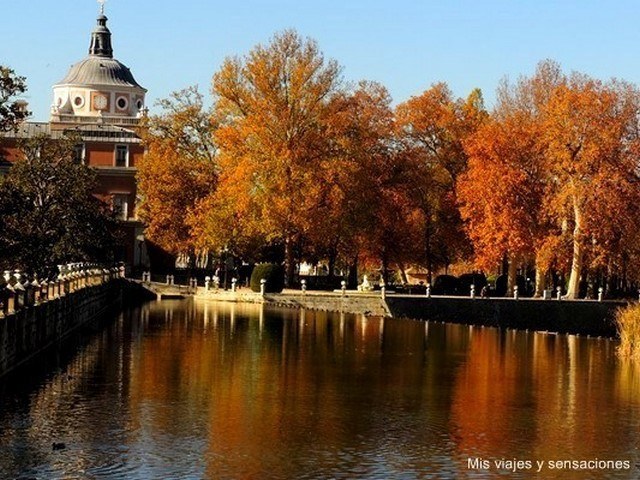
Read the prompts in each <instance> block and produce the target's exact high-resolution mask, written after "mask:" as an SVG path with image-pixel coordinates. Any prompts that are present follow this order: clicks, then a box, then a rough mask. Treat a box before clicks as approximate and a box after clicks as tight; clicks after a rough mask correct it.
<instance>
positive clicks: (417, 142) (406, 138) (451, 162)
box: [396, 83, 487, 281]
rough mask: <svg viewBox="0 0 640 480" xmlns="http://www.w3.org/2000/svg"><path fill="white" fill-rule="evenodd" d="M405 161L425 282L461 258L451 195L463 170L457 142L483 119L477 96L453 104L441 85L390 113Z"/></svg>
mask: <svg viewBox="0 0 640 480" xmlns="http://www.w3.org/2000/svg"><path fill="white" fill-rule="evenodd" d="M396 116H397V123H398V131H399V136H400V139H401V141H402V143H403V147H404V150H405V155H407V156H408V157H409V159H410V161H411V162H412V167H411V171H412V175H411V176H410V177H409V179H408V182H407V184H406V188H407V190H408V192H409V196H410V198H411V199H412V201H413V203H414V205H415V207H416V209H417V210H418V212H417V213H419V222H420V224H421V230H422V234H421V237H422V241H421V242H420V243H421V244H422V245H423V255H422V256H421V257H422V258H423V259H424V261H423V263H424V265H425V266H426V268H427V272H428V279H429V281H431V274H432V272H433V271H434V269H435V268H437V267H440V266H445V267H446V266H448V265H449V264H451V263H452V262H453V261H454V260H455V259H456V258H460V257H461V256H462V255H464V252H465V247H466V245H467V243H468V242H467V240H466V238H465V234H464V231H463V228H462V222H461V220H460V215H459V212H458V209H457V205H456V192H455V189H454V186H455V183H456V181H457V179H458V176H459V175H460V174H461V173H462V172H463V171H464V170H465V169H466V165H467V155H466V153H465V151H464V148H463V141H464V139H465V138H467V137H468V136H469V135H471V134H472V133H473V132H474V131H475V130H476V129H477V128H478V127H479V126H480V125H481V124H482V123H483V122H484V121H485V119H486V118H487V113H486V111H485V108H484V104H483V101H482V94H481V93H480V91H479V90H474V91H473V92H472V93H471V94H470V95H469V97H468V98H467V99H466V100H463V99H454V98H453V95H452V93H451V91H450V90H449V88H448V87H447V85H446V84H445V83H438V84H435V85H433V86H432V87H431V88H430V89H429V90H426V91H425V92H423V93H422V94H421V95H420V96H417V97H412V98H411V99H410V100H409V101H407V102H405V103H403V104H401V105H399V106H398V107H397V109H396Z"/></svg>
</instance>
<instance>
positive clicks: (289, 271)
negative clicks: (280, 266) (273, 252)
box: [284, 238, 295, 288]
mask: <svg viewBox="0 0 640 480" xmlns="http://www.w3.org/2000/svg"><path fill="white" fill-rule="evenodd" d="M284 269H285V277H284V284H285V286H287V287H289V288H291V286H292V285H293V276H294V273H295V260H294V254H293V240H292V239H291V238H287V239H286V240H285V242H284Z"/></svg>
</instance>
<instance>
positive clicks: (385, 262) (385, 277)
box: [381, 249, 389, 285]
mask: <svg viewBox="0 0 640 480" xmlns="http://www.w3.org/2000/svg"><path fill="white" fill-rule="evenodd" d="M388 270H389V260H388V259H387V251H386V249H385V250H383V251H382V276H381V278H382V281H383V283H384V284H385V285H387V284H388V283H389V278H388V275H387V272H388Z"/></svg>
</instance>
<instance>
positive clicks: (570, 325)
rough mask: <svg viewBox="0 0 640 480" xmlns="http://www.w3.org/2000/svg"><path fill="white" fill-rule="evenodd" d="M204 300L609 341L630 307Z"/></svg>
mask: <svg viewBox="0 0 640 480" xmlns="http://www.w3.org/2000/svg"><path fill="white" fill-rule="evenodd" d="M197 297H198V298H200V299H211V300H217V301H231V302H250V303H266V304H270V305H277V306H285V307H293V308H306V309H315V310H326V311H334V312H346V313H355V314H364V315H370V316H390V317H396V318H402V317H404V318H412V319H416V320H432V321H444V322H452V323H462V324H467V325H486V326H493V327H500V328H517V329H522V330H536V331H548V332H558V333H572V334H580V335H592V336H603V337H615V336H617V332H616V327H615V323H614V317H615V312H616V310H617V309H619V308H620V307H622V306H624V305H626V303H625V302H617V301H602V302H598V301H594V300H573V301H565V300H542V299H518V300H515V299H512V298H474V299H472V298H468V297H438V296H436V297H434V296H432V297H430V298H427V297H425V296H417V295H394V294H389V295H387V296H386V298H385V299H384V301H383V299H382V298H381V296H380V294H362V293H349V292H347V293H346V294H345V295H344V296H343V295H341V294H340V293H319V292H308V293H307V294H302V292H300V293H291V292H287V293H281V294H265V295H264V297H262V296H261V295H260V294H257V293H252V292H249V291H248V290H244V289H242V290H239V291H237V292H230V291H227V292H225V291H218V292H213V291H208V290H205V289H203V288H198V295H197Z"/></svg>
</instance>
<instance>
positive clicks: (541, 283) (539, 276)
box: [533, 267, 547, 298]
mask: <svg viewBox="0 0 640 480" xmlns="http://www.w3.org/2000/svg"><path fill="white" fill-rule="evenodd" d="M546 277H547V276H546V275H545V272H544V271H543V270H542V268H539V267H536V287H535V291H534V292H533V296H534V297H535V298H540V297H541V296H542V292H543V290H544V289H545V288H546V286H547V285H546Z"/></svg>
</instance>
